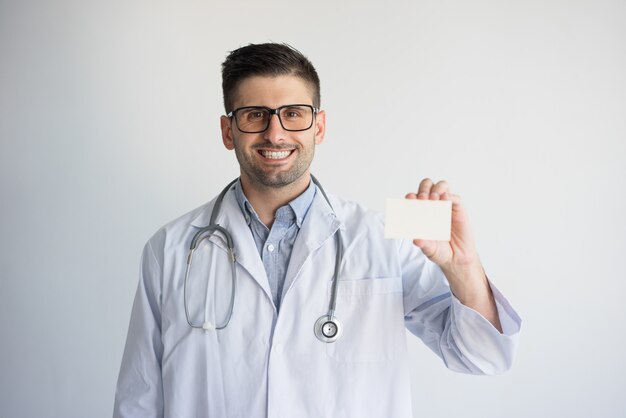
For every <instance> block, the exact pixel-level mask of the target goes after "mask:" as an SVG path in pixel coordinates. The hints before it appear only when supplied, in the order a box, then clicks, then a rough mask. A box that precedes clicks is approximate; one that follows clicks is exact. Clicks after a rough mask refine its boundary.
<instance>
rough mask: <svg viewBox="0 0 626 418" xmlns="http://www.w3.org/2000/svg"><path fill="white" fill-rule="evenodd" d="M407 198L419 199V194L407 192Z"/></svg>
mask: <svg viewBox="0 0 626 418" xmlns="http://www.w3.org/2000/svg"><path fill="white" fill-rule="evenodd" d="M404 198H405V199H417V195H416V194H415V193H407V194H406V195H405V196H404Z"/></svg>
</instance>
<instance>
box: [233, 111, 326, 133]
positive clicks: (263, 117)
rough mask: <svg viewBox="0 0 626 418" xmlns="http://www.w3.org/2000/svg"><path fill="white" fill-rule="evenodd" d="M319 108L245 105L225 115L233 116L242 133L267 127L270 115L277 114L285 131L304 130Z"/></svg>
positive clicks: (311, 123)
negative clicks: (275, 107) (273, 107)
mask: <svg viewBox="0 0 626 418" xmlns="http://www.w3.org/2000/svg"><path fill="white" fill-rule="evenodd" d="M319 111H320V109H318V108H316V107H313V106H311V105H305V104H291V105H285V106H281V107H279V108H277V109H272V108H271V107H265V106H245V107H240V108H238V109H235V110H233V111H232V112H229V113H228V114H227V115H226V116H228V117H229V118H232V117H233V116H234V117H235V123H236V124H237V128H238V129H239V130H240V131H241V132H244V133H248V134H256V133H260V132H264V131H265V130H267V128H269V126H270V121H271V120H272V115H277V116H278V120H279V121H280V125H281V126H282V127H283V129H284V130H286V131H291V132H298V131H306V130H307V129H309V128H310V127H311V126H313V119H314V118H315V115H316V114H317V113H318V112H319Z"/></svg>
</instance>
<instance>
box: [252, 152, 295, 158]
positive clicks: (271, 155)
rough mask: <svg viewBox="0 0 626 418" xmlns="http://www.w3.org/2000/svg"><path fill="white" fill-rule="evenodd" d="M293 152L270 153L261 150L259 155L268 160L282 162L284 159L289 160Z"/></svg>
mask: <svg viewBox="0 0 626 418" xmlns="http://www.w3.org/2000/svg"><path fill="white" fill-rule="evenodd" d="M292 152H293V150H286V151H269V150H259V154H261V155H262V156H264V157H265V158H268V159H270V160H282V159H283V158H287V157H288V156H289V155H290V154H291V153H292Z"/></svg>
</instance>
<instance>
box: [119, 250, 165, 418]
mask: <svg viewBox="0 0 626 418" xmlns="http://www.w3.org/2000/svg"><path fill="white" fill-rule="evenodd" d="M161 276H162V269H161V266H160V265H159V263H158V260H157V258H156V256H155V253H154V251H153V249H152V245H151V243H150V242H148V243H147V244H146V246H145V248H144V251H143V255H142V258H141V274H140V277H139V285H138V287H137V293H136V294H135V301H134V303H133V309H132V313H131V317H130V325H129V328H128V336H127V338H126V347H125V349H124V356H123V358H122V365H121V368H120V374H119V377H118V381H117V389H116V391H115V405H114V409H113V417H114V418H127V417H128V418H130V417H133V418H144V417H145V418H148V417H151V418H162V417H163V387H162V381H161V357H162V355H163V345H162V342H161V285H160V283H161Z"/></svg>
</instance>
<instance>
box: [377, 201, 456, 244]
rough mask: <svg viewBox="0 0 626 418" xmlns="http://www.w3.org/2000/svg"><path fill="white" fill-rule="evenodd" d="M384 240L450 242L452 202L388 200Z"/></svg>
mask: <svg viewBox="0 0 626 418" xmlns="http://www.w3.org/2000/svg"><path fill="white" fill-rule="evenodd" d="M386 207H387V208H386V211H385V238H406V239H426V240H434V241H450V227H451V225H452V201H450V200H417V199H387V205H386Z"/></svg>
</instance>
